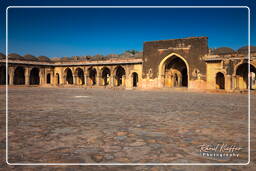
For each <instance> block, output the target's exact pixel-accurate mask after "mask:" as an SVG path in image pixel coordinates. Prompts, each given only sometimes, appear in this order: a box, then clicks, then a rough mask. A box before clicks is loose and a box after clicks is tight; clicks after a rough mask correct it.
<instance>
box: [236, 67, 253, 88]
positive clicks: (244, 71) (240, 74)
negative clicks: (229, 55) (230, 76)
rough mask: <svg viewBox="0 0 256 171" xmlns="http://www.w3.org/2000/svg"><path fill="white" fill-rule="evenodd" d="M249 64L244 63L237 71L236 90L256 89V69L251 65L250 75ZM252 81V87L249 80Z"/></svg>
mask: <svg viewBox="0 0 256 171" xmlns="http://www.w3.org/2000/svg"><path fill="white" fill-rule="evenodd" d="M248 68H249V64H248V63H243V64H240V65H239V66H238V67H237V69H236V88H237V89H241V90H243V89H248V88H250V89H255V84H256V81H255V74H256V68H255V67H254V66H253V65H251V64H250V73H249V70H248ZM248 79H250V85H248V84H249V80H248Z"/></svg>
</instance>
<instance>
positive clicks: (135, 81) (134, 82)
mask: <svg viewBox="0 0 256 171" xmlns="http://www.w3.org/2000/svg"><path fill="white" fill-rule="evenodd" d="M138 81H139V77H138V74H137V73H136V72H133V73H132V86H133V87H137V86H138Z"/></svg>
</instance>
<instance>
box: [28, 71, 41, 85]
mask: <svg viewBox="0 0 256 171" xmlns="http://www.w3.org/2000/svg"><path fill="white" fill-rule="evenodd" d="M39 83H40V76H39V69H38V68H32V70H31V71H30V76H29V84H30V85H39Z"/></svg>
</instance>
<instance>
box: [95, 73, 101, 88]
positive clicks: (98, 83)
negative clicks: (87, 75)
mask: <svg viewBox="0 0 256 171" xmlns="http://www.w3.org/2000/svg"><path fill="white" fill-rule="evenodd" d="M96 86H100V76H99V74H98V73H97V75H96Z"/></svg>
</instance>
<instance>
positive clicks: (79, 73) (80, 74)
mask: <svg viewBox="0 0 256 171" xmlns="http://www.w3.org/2000/svg"><path fill="white" fill-rule="evenodd" d="M76 84H78V85H83V84H84V70H82V69H81V68H77V69H76Z"/></svg>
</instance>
